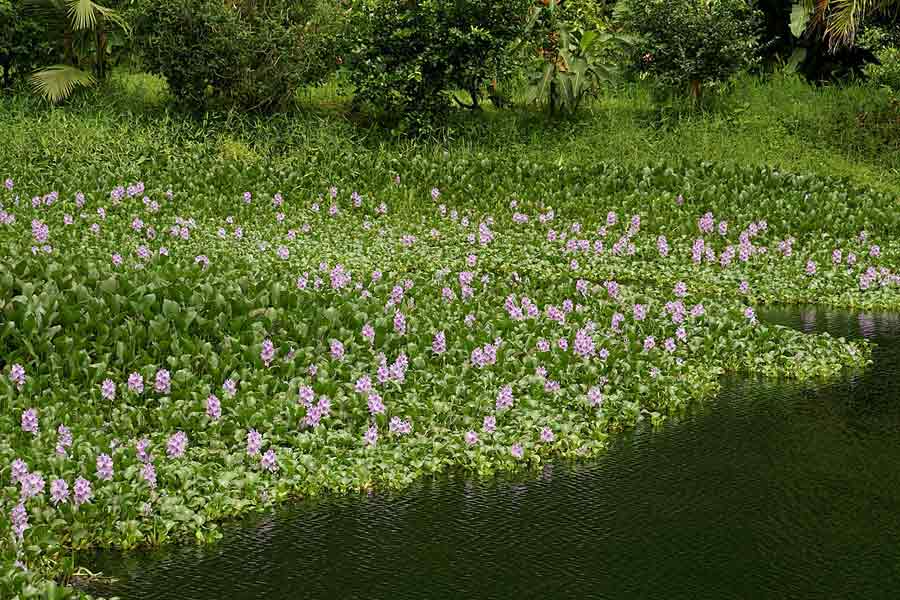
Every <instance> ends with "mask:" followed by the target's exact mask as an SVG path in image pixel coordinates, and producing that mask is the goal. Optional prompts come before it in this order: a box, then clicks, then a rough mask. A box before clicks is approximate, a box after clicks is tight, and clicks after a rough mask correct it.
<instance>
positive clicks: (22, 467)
mask: <svg viewBox="0 0 900 600" xmlns="http://www.w3.org/2000/svg"><path fill="white" fill-rule="evenodd" d="M9 471H10V479H11V480H12V484H13V485H19V484H20V483H21V481H22V480H23V479H24V478H25V477H27V476H28V465H27V464H26V463H25V461H24V460H22V459H21V458H17V459H15V460H14V461H12V464H11V465H10V468H9Z"/></svg>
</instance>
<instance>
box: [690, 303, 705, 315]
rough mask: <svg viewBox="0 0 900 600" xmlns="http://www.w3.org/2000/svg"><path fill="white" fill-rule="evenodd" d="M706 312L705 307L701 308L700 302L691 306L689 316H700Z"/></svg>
mask: <svg viewBox="0 0 900 600" xmlns="http://www.w3.org/2000/svg"><path fill="white" fill-rule="evenodd" d="M704 314H706V309H705V308H703V305H702V304H695V305H694V307H693V308H691V316H692V317H694V318H697V317H702V316H703V315H704Z"/></svg>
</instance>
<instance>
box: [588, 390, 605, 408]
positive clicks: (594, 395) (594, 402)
mask: <svg viewBox="0 0 900 600" xmlns="http://www.w3.org/2000/svg"><path fill="white" fill-rule="evenodd" d="M587 398H588V402H589V403H590V405H591V406H595V407H596V406H600V405H601V404H603V390H602V389H601V388H600V386H597V385H595V386H593V387H592V388H591V389H589V390H588V393H587Z"/></svg>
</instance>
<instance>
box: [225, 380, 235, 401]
mask: <svg viewBox="0 0 900 600" xmlns="http://www.w3.org/2000/svg"><path fill="white" fill-rule="evenodd" d="M222 392H223V393H224V394H225V397H226V398H234V395H235V394H237V382H236V381H235V380H234V379H226V380H225V383H223V384H222Z"/></svg>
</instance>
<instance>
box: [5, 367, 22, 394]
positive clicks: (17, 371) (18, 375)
mask: <svg viewBox="0 0 900 600" xmlns="http://www.w3.org/2000/svg"><path fill="white" fill-rule="evenodd" d="M9 380H10V381H11V382H12V383H13V385H15V386H16V389H17V390H19V391H20V392H21V391H22V388H23V387H25V367H23V366H22V365H20V364H18V363H16V364H14V365H13V366H12V367H10V369H9Z"/></svg>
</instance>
